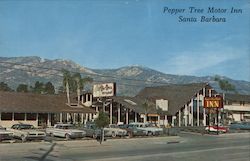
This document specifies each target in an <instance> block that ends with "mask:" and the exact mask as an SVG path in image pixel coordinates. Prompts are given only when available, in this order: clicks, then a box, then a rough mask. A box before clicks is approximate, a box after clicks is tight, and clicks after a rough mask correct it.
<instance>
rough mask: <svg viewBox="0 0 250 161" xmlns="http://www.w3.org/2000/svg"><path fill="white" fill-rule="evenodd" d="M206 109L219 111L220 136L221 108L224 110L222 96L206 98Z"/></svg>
mask: <svg viewBox="0 0 250 161" xmlns="http://www.w3.org/2000/svg"><path fill="white" fill-rule="evenodd" d="M204 108H208V110H209V111H210V109H211V108H216V111H217V135H218V134H219V131H218V130H219V108H223V98H222V97H221V96H217V97H205V98H204ZM208 128H209V129H208V130H209V131H210V119H209V124H208Z"/></svg>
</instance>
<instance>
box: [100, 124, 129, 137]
mask: <svg viewBox="0 0 250 161" xmlns="http://www.w3.org/2000/svg"><path fill="white" fill-rule="evenodd" d="M104 131H107V134H106V135H109V136H111V137H113V138H115V137H116V136H121V137H122V136H126V135H127V130H124V129H120V128H119V126H118V125H115V124H110V125H109V126H108V127H106V128H104Z"/></svg>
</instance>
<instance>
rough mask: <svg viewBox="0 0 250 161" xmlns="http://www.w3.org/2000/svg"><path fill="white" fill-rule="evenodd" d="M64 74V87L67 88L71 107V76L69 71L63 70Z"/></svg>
mask: <svg viewBox="0 0 250 161" xmlns="http://www.w3.org/2000/svg"><path fill="white" fill-rule="evenodd" d="M62 73H63V86H64V88H66V93H67V100H68V105H70V97H69V94H70V93H69V82H70V81H71V74H70V72H69V71H67V70H65V69H62Z"/></svg>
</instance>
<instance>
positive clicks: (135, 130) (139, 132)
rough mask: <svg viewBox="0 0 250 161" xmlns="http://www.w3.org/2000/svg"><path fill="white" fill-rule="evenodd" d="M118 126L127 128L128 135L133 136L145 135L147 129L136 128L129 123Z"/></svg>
mask: <svg viewBox="0 0 250 161" xmlns="http://www.w3.org/2000/svg"><path fill="white" fill-rule="evenodd" d="M118 126H119V128H121V129H124V130H127V134H128V136H129V137H133V136H146V135H147V131H146V130H143V129H138V128H137V126H135V125H132V124H131V125H129V124H123V125H118Z"/></svg>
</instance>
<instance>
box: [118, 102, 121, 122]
mask: <svg viewBox="0 0 250 161" xmlns="http://www.w3.org/2000/svg"><path fill="white" fill-rule="evenodd" d="M117 113H118V119H117V121H118V122H121V104H119V107H118V110H117Z"/></svg>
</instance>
